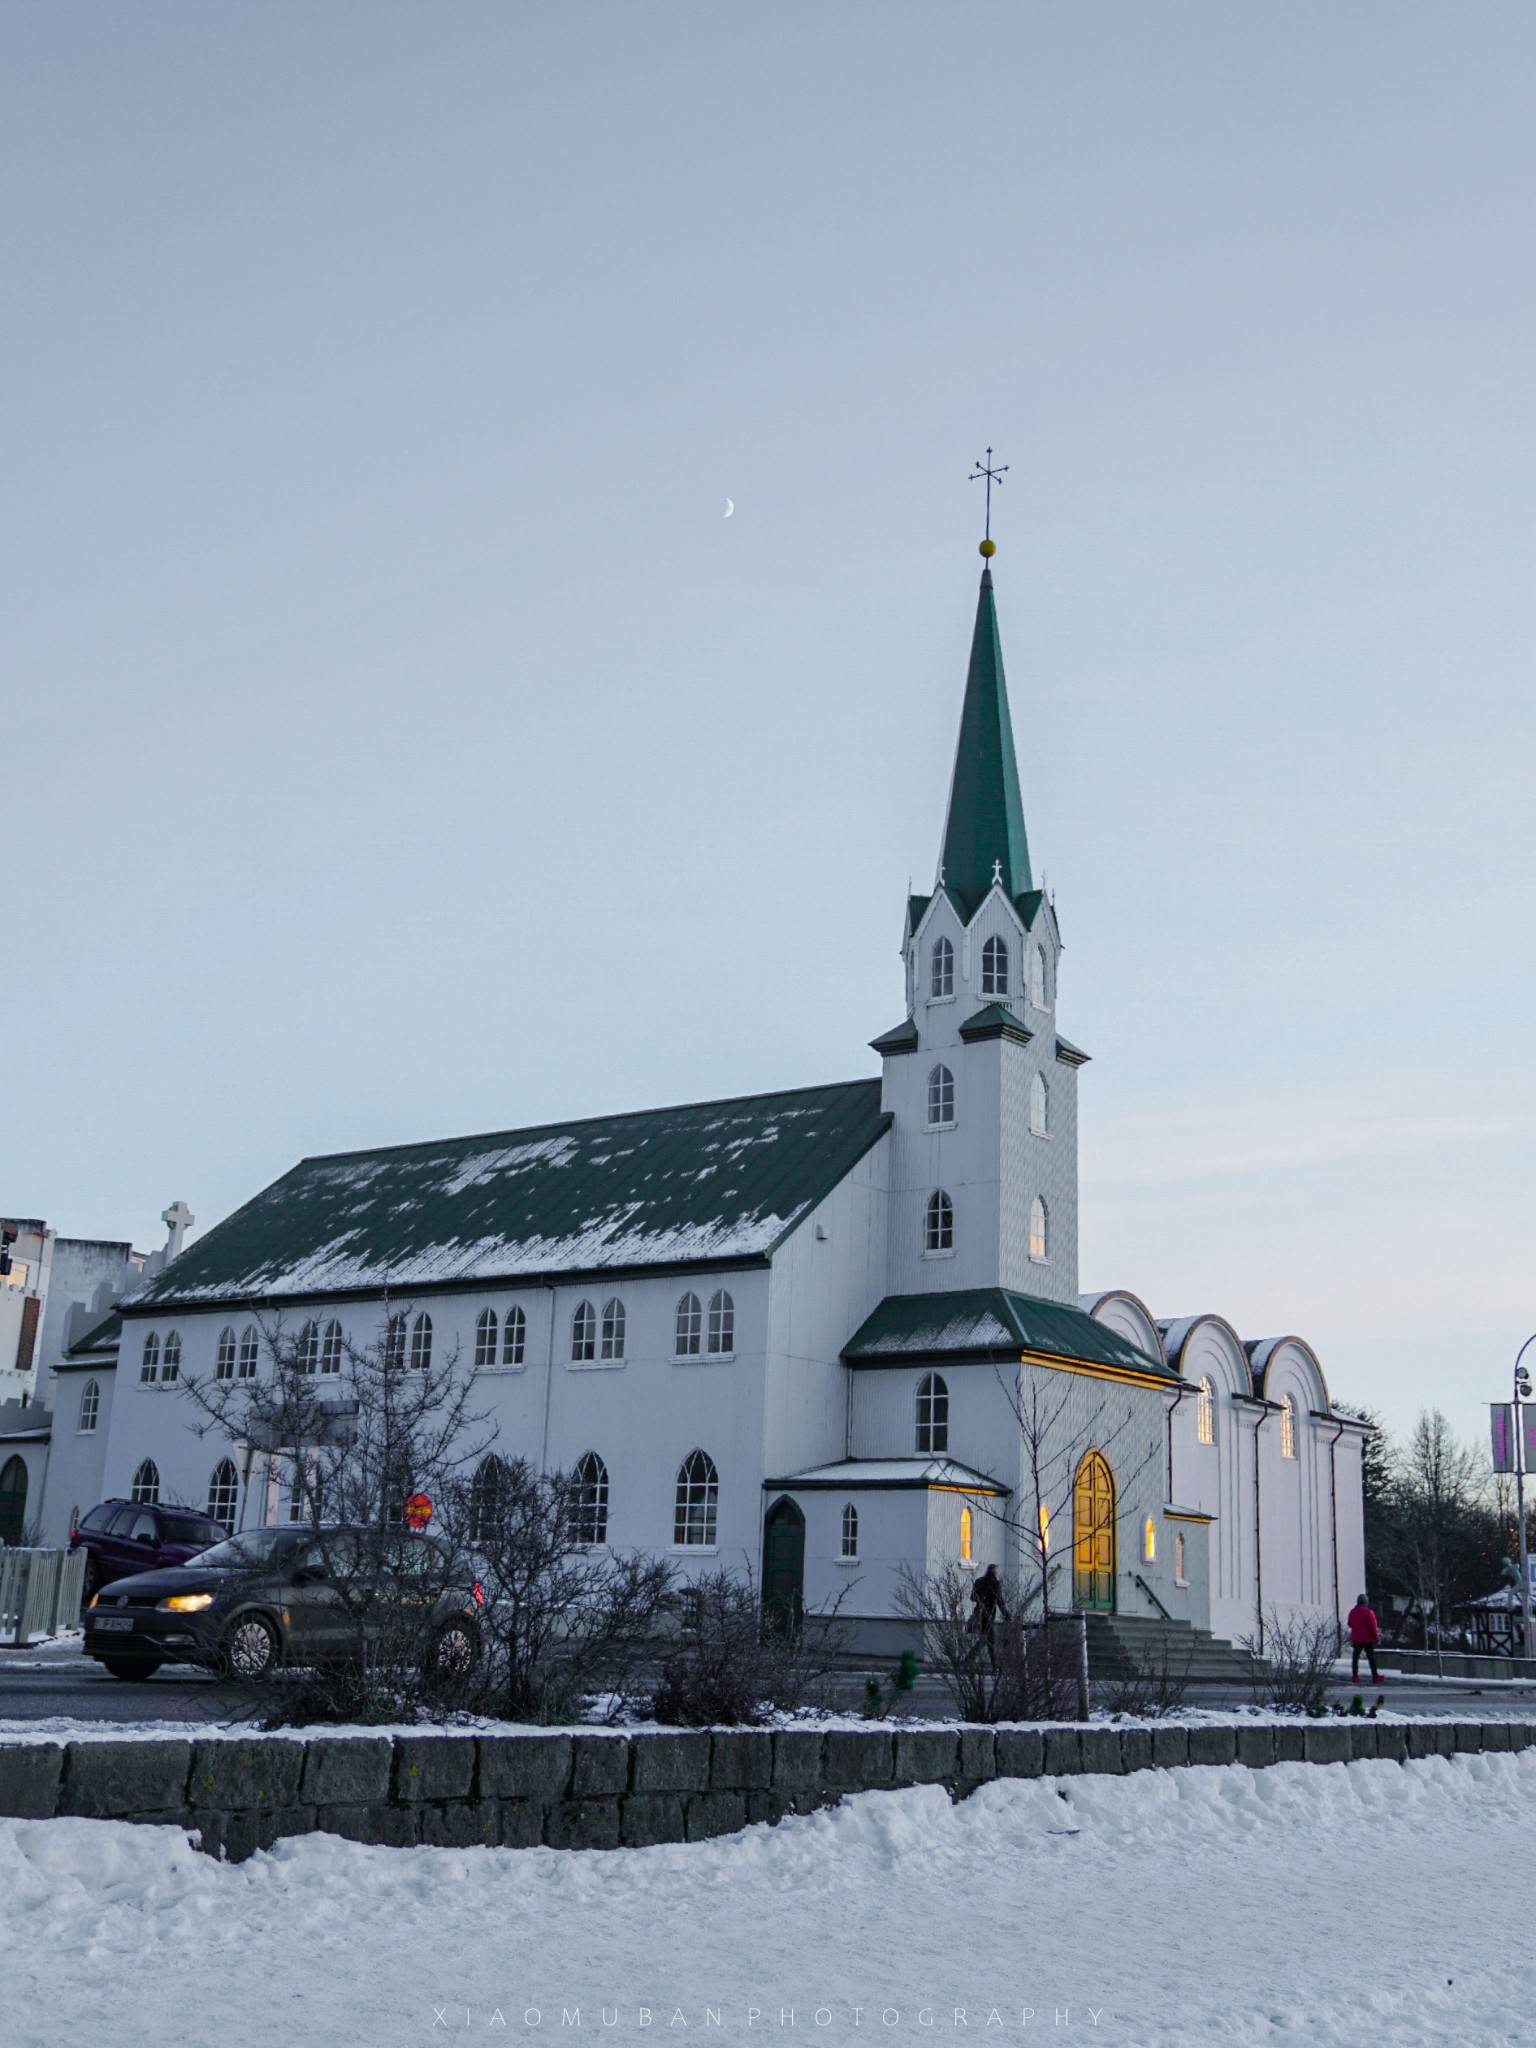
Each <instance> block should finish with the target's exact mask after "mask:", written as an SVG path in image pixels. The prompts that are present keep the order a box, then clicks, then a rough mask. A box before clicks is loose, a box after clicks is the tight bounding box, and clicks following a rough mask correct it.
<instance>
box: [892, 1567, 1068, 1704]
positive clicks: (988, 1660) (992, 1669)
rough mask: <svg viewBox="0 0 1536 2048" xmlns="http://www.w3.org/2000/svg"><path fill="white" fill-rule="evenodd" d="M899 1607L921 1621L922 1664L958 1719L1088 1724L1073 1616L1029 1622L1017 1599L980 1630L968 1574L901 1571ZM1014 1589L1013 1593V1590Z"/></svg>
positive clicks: (960, 1569)
mask: <svg viewBox="0 0 1536 2048" xmlns="http://www.w3.org/2000/svg"><path fill="white" fill-rule="evenodd" d="M897 1577H898V1586H897V1594H896V1605H897V1608H898V1610H899V1612H901V1613H902V1614H904V1615H905V1616H906V1617H907V1618H908V1619H909V1620H911V1621H915V1622H918V1623H920V1624H921V1626H922V1631H923V1644H924V1650H925V1654H926V1657H927V1660H928V1662H929V1664H930V1665H931V1666H933V1667H934V1669H935V1670H936V1671H937V1674H938V1677H939V1681H940V1683H941V1684H942V1685H943V1687H944V1689H945V1691H946V1692H947V1693H948V1694H949V1697H950V1700H951V1702H952V1703H953V1705H954V1709H955V1712H956V1713H957V1714H958V1715H959V1716H960V1718H961V1720H963V1721H1063V1720H1086V1718H1087V1684H1086V1672H1085V1669H1084V1667H1083V1664H1082V1661H1081V1649H1082V1632H1081V1627H1080V1624H1079V1622H1078V1620H1077V1617H1076V1616H1073V1615H1066V1614H1061V1615H1053V1614H1047V1615H1044V1616H1042V1617H1041V1618H1040V1619H1039V1620H1037V1621H1026V1620H1025V1619H1024V1616H1023V1615H1022V1613H1021V1612H1020V1611H1019V1603H1018V1601H1017V1600H1015V1602H1014V1603H1013V1605H1012V1606H1011V1608H1010V1609H1009V1612H1008V1613H1007V1614H1006V1615H1000V1616H999V1617H998V1618H997V1619H996V1620H995V1621H994V1623H993V1625H992V1627H991V1629H990V1630H989V1631H983V1630H982V1629H981V1628H980V1627H978V1625H977V1616H976V1612H975V1608H974V1605H973V1602H972V1596H971V1576H970V1573H969V1572H968V1571H967V1570H965V1568H964V1567H963V1566H961V1565H954V1564H952V1565H950V1566H948V1567H947V1568H945V1569H944V1570H941V1571H935V1572H923V1573H919V1572H915V1571H913V1570H912V1569H911V1568H910V1567H907V1566H903V1567H902V1568H901V1570H900V1572H899V1573H898V1575H897ZM1014 1590H1015V1591H1016V1588H1015V1589H1014Z"/></svg>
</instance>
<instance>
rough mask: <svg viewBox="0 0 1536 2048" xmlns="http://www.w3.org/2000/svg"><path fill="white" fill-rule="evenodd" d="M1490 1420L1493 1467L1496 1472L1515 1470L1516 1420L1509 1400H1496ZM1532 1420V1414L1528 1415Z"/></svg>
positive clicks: (1527, 1417)
mask: <svg viewBox="0 0 1536 2048" xmlns="http://www.w3.org/2000/svg"><path fill="white" fill-rule="evenodd" d="M1488 1421H1489V1424H1490V1427H1491V1431H1492V1442H1493V1469H1494V1471H1495V1472H1513V1471H1514V1469H1515V1422H1514V1416H1513V1415H1512V1414H1511V1412H1510V1403H1509V1402H1508V1401H1495V1402H1494V1403H1493V1404H1492V1406H1491V1407H1490V1408H1489V1410H1488ZM1526 1421H1527V1422H1529V1421H1530V1416H1529V1415H1527V1416H1526Z"/></svg>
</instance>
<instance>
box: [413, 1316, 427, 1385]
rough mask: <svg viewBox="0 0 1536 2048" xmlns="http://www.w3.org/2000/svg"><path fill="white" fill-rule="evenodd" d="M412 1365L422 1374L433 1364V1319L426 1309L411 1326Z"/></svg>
mask: <svg viewBox="0 0 1536 2048" xmlns="http://www.w3.org/2000/svg"><path fill="white" fill-rule="evenodd" d="M411 1363H412V1365H414V1366H416V1367H417V1368H418V1369H419V1370H420V1371H422V1372H425V1371H426V1370H427V1368H428V1367H429V1366H430V1365H431V1363H432V1318H431V1317H430V1316H429V1315H428V1314H427V1312H426V1310H425V1309H423V1310H422V1312H421V1314H420V1315H419V1316H418V1317H417V1318H416V1320H415V1322H414V1323H412V1325H411Z"/></svg>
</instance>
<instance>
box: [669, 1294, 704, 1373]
mask: <svg viewBox="0 0 1536 2048" xmlns="http://www.w3.org/2000/svg"><path fill="white" fill-rule="evenodd" d="M703 1331H704V1310H703V1308H702V1307H701V1306H700V1303H699V1297H698V1296H697V1295H696V1294H685V1295H684V1296H683V1298H682V1300H681V1301H680V1302H679V1303H678V1304H677V1339H676V1342H677V1350H676V1352H675V1353H674V1354H673V1355H674V1356H675V1357H677V1358H697V1357H698V1355H699V1344H700V1341H701V1339H702V1336H703Z"/></svg>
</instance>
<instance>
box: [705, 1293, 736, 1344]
mask: <svg viewBox="0 0 1536 2048" xmlns="http://www.w3.org/2000/svg"><path fill="white" fill-rule="evenodd" d="M735 1349H736V1304H735V1302H734V1301H732V1299H731V1297H730V1296H729V1295H728V1294H727V1293H726V1291H725V1289H724V1288H723V1287H722V1288H721V1289H720V1291H719V1292H718V1293H717V1294H712V1295H711V1296H710V1297H709V1353H710V1356H711V1357H712V1358H723V1357H725V1356H727V1355H728V1354H729V1353H730V1352H732V1351H734V1350H735Z"/></svg>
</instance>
